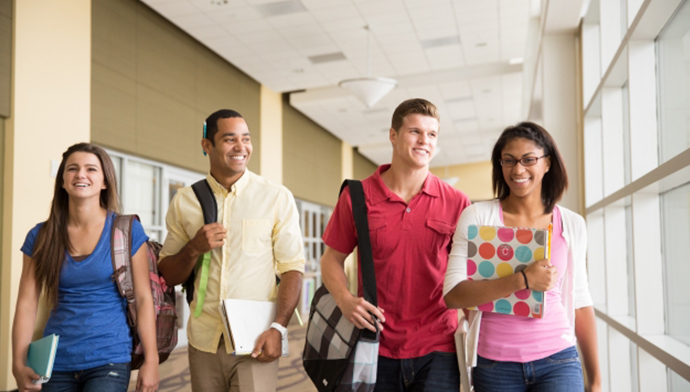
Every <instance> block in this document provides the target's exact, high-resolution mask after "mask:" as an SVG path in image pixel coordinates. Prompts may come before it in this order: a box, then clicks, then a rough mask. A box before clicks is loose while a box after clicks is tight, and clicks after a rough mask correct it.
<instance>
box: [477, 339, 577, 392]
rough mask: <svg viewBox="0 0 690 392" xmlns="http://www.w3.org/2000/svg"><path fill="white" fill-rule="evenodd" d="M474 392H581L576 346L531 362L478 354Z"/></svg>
mask: <svg viewBox="0 0 690 392" xmlns="http://www.w3.org/2000/svg"><path fill="white" fill-rule="evenodd" d="M472 375H473V379H474V389H475V391H476V392H483V391H502V392H518V391H519V392H523V391H530V392H542V391H549V392H582V391H584V390H585V386H584V381H583V379H582V367H581V365H580V358H579V357H578V354H577V350H576V349H575V346H573V347H569V348H566V349H565V350H563V351H559V352H557V353H555V354H553V355H551V356H549V357H546V358H544V359H540V360H538V361H533V362H526V363H520V362H502V361H492V360H490V359H486V358H484V357H482V356H477V367H475V368H474V370H473V373H472Z"/></svg>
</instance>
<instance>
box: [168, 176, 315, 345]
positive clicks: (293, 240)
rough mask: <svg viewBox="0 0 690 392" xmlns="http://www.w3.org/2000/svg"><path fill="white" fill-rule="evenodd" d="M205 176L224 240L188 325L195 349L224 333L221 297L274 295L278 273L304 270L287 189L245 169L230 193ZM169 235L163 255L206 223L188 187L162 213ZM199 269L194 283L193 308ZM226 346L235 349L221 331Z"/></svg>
mask: <svg viewBox="0 0 690 392" xmlns="http://www.w3.org/2000/svg"><path fill="white" fill-rule="evenodd" d="M206 180H207V181H208V183H209V184H210V186H211V190H213V195H214V196H215V198H216V203H217V205H218V222H220V223H222V224H223V226H224V227H225V228H226V230H227V240H226V242H225V244H224V245H223V246H222V247H220V248H216V249H213V250H212V251H211V263H210V266H209V277H208V286H207V290H206V299H205V302H204V305H203V309H202V313H201V315H199V317H194V315H193V311H192V312H191V313H192V314H190V317H189V323H188V324H187V337H188V338H189V343H190V344H191V345H192V346H194V348H196V349H197V350H200V351H205V352H210V353H215V352H216V349H217V348H218V344H219V341H220V337H221V334H224V333H225V331H224V328H223V323H222V319H221V315H220V308H219V305H220V300H221V299H226V298H233V299H251V300H258V301H266V300H274V299H275V298H276V296H277V289H276V287H277V286H276V278H275V277H276V273H277V274H279V275H280V274H283V273H285V272H287V271H300V272H304V250H303V249H304V248H303V246H304V245H303V241H302V234H301V231H300V227H299V213H298V212H297V207H296V205H295V200H294V198H293V196H292V194H291V193H290V191H289V190H288V189H287V188H285V187H284V186H282V185H276V184H273V183H271V182H269V181H268V180H266V179H264V178H263V177H261V176H258V175H256V174H254V173H252V172H250V171H249V170H246V171H245V172H244V174H243V175H242V177H240V179H239V180H237V182H236V183H235V184H234V185H233V186H232V187H231V190H230V191H229V192H228V191H227V190H226V189H225V187H223V186H222V185H220V184H219V183H218V181H216V179H215V178H213V176H211V174H209V175H207V176H206ZM166 225H167V228H168V235H167V237H166V238H165V242H164V244H163V249H162V250H161V253H160V258H161V260H162V259H163V258H165V257H166V256H170V255H175V254H177V253H178V252H179V251H180V250H181V249H182V247H183V246H185V245H186V244H187V243H188V242H189V241H190V240H191V239H192V238H194V236H195V235H196V233H197V231H198V230H199V229H200V228H201V227H202V226H203V225H204V218H203V214H202V211H201V205H200V204H199V201H198V199H197V198H196V195H195V194H194V191H193V190H192V188H191V187H186V188H182V189H180V190H179V191H178V192H177V194H176V195H175V197H174V198H173V200H172V201H171V203H170V208H169V209H168V214H167V217H166ZM200 275H201V274H200V273H197V275H196V282H195V284H194V287H195V292H194V300H193V301H192V303H191V309H195V306H196V301H197V290H198V288H199V277H200ZM224 340H225V349H226V352H227V353H232V352H233V349H232V346H231V343H230V339H229V337H228V336H225V339H224Z"/></svg>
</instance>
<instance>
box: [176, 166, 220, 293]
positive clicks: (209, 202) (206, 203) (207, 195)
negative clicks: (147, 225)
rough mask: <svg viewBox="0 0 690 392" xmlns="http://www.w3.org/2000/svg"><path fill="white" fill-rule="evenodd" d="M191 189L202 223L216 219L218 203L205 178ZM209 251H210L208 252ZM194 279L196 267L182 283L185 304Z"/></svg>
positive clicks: (212, 221) (191, 291) (205, 223)
mask: <svg viewBox="0 0 690 392" xmlns="http://www.w3.org/2000/svg"><path fill="white" fill-rule="evenodd" d="M192 190H193V191H194V194H195V195H196V198H197V199H198V200H199V204H201V211H202V213H203V214H204V225H207V224H209V223H215V222H216V221H218V204H216V198H215V196H213V191H212V190H211V186H210V185H209V184H208V181H206V179H203V180H199V181H197V182H195V183H194V184H193V185H192ZM209 253H210V252H209ZM195 280H196V267H195V268H194V269H193V270H192V273H191V274H189V277H188V278H187V281H186V282H184V283H183V284H182V287H183V288H184V292H185V295H186V298H187V304H191V303H192V300H193V299H194V281H195Z"/></svg>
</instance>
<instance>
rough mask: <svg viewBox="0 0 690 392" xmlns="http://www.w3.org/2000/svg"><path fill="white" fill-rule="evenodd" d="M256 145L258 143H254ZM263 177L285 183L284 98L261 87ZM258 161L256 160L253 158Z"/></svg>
mask: <svg viewBox="0 0 690 392" xmlns="http://www.w3.org/2000/svg"><path fill="white" fill-rule="evenodd" d="M254 144H256V142H254ZM260 147H261V151H262V152H263V154H261V156H260V159H261V165H260V166H261V175H262V176H264V177H265V178H266V179H268V180H270V181H273V182H275V183H277V184H282V183H283V97H282V95H281V94H280V93H276V92H274V91H273V90H271V89H269V88H268V87H266V86H263V85H262V86H261V146H260ZM252 159H256V158H252Z"/></svg>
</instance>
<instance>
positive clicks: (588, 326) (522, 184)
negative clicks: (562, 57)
mask: <svg viewBox="0 0 690 392" xmlns="http://www.w3.org/2000/svg"><path fill="white" fill-rule="evenodd" d="M491 162H492V165H493V172H492V183H493V189H494V193H495V195H496V196H497V199H495V200H492V201H487V202H480V203H475V204H473V205H472V206H470V207H468V208H467V209H465V211H464V212H463V213H462V216H461V217H460V220H459V222H458V226H457V228H456V231H455V236H454V238H453V247H452V250H451V253H450V259H449V261H448V269H447V272H446V280H445V284H444V299H445V301H446V304H447V305H448V307H449V308H470V307H476V306H479V305H482V304H485V303H487V302H491V301H494V300H497V299H500V298H503V297H506V296H508V295H510V294H512V293H514V292H516V291H520V290H524V289H527V288H529V289H531V290H536V291H544V292H545V293H544V295H545V298H544V299H545V301H544V302H545V309H544V312H543V313H544V316H543V318H541V319H539V318H529V317H519V316H514V315H505V314H500V313H489V312H480V311H476V310H473V311H469V312H467V311H466V312H465V317H466V318H467V321H468V325H469V328H468V332H467V338H466V341H465V347H466V355H467V360H468V366H472V367H473V369H472V377H471V378H472V380H473V384H474V388H475V391H477V392H482V391H503V392H512V391H550V392H561V391H562V392H565V391H578V392H581V391H583V390H584V389H585V386H584V381H583V376H582V368H581V365H580V360H579V356H578V352H577V350H576V348H575V346H576V344H579V346H580V351H581V352H582V357H583V359H584V366H585V369H586V371H587V376H588V377H587V379H588V380H587V381H588V390H590V391H599V390H601V375H600V373H599V359H598V354H597V342H596V340H597V338H596V326H595V319H594V310H593V308H592V299H591V296H590V293H589V288H588V283H587V271H586V265H585V257H586V251H587V232H586V227H585V221H584V219H583V218H582V217H581V216H580V215H578V214H577V213H575V212H572V211H570V210H568V209H567V208H565V207H562V206H559V205H557V204H556V202H558V201H559V200H560V199H561V197H562V196H563V193H564V192H565V190H566V188H567V186H568V175H567V173H566V169H565V166H564V164H563V159H562V158H561V155H560V153H559V151H558V148H557V147H556V143H555V142H554V141H553V138H552V137H551V135H549V133H548V132H547V131H546V130H545V129H544V128H542V127H540V126H539V125H537V124H534V123H531V122H522V123H520V124H518V125H516V126H511V127H508V128H506V129H505V130H504V131H503V133H502V134H501V136H500V137H499V139H498V141H497V142H496V144H495V146H494V149H493V152H492V154H491ZM549 224H552V225H553V234H552V240H551V257H550V259H547V260H540V261H535V262H534V263H532V264H530V265H529V266H528V267H527V268H525V269H524V270H522V272H520V273H515V274H513V275H510V276H506V277H503V278H498V279H495V280H482V281H480V280H470V279H468V278H467V250H468V227H469V226H470V225H483V226H511V227H529V228H542V229H546V228H548V226H549Z"/></svg>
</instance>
